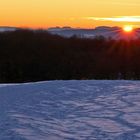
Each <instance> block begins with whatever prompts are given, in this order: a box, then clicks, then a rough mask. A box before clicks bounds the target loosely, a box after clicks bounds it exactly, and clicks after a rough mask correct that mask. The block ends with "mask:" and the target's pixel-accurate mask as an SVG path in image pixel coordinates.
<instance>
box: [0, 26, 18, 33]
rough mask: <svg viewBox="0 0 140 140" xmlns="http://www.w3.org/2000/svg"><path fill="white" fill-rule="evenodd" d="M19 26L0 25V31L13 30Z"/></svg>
mask: <svg viewBox="0 0 140 140" xmlns="http://www.w3.org/2000/svg"><path fill="white" fill-rule="evenodd" d="M17 29H19V28H17V27H9V26H0V32H5V31H15V30H17Z"/></svg>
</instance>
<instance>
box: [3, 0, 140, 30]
mask: <svg viewBox="0 0 140 140" xmlns="http://www.w3.org/2000/svg"><path fill="white" fill-rule="evenodd" d="M139 6H140V1H139V0H133V2H132V0H123V2H122V0H98V1H96V0H86V1H85V0H76V1H75V0H71V1H67V0H59V1H58V0H12V1H11V0H4V1H2V0H1V5H0V26H16V27H31V28H48V27H56V26H59V27H63V26H70V27H81V28H93V27H96V26H119V27H123V26H124V25H134V26H138V27H139V24H140V9H139ZM124 15H125V16H124Z"/></svg>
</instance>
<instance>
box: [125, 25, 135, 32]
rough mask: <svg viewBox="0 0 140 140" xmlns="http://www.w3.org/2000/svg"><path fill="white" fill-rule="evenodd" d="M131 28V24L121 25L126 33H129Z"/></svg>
mask: <svg viewBox="0 0 140 140" xmlns="http://www.w3.org/2000/svg"><path fill="white" fill-rule="evenodd" d="M133 29H134V28H133V26H131V25H126V26H124V27H123V30H124V32H127V33H131V32H132V31H133Z"/></svg>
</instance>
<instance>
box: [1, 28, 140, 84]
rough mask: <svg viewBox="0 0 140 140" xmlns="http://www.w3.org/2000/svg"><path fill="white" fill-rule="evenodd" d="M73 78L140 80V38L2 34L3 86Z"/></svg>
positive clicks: (25, 32)
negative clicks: (120, 38) (118, 38)
mask: <svg viewBox="0 0 140 140" xmlns="http://www.w3.org/2000/svg"><path fill="white" fill-rule="evenodd" d="M72 79H80V80H81V79H133V80H138V79H140V39H135V40H113V39H111V38H110V39H105V38H104V37H102V36H99V37H96V38H94V39H88V38H78V37H77V36H73V37H71V38H65V37H61V36H58V35H52V34H49V33H48V32H47V31H43V30H36V31H32V30H26V29H23V30H16V31H12V32H1V33H0V82H1V83H9V82H33V81H43V80H72Z"/></svg>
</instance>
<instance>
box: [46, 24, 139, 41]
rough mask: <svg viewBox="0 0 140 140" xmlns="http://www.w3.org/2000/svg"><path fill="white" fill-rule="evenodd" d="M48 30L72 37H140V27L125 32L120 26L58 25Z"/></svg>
mask: <svg viewBox="0 0 140 140" xmlns="http://www.w3.org/2000/svg"><path fill="white" fill-rule="evenodd" d="M48 31H49V32H50V33H52V34H57V35H60V36H64V37H72V36H74V35H76V36H78V37H81V38H95V37H99V36H104V37H105V38H113V39H135V38H139V37H140V29H135V30H134V31H133V32H132V33H128V34H126V33H124V31H123V30H122V28H120V27H108V26H99V27H96V28H94V29H81V28H71V27H63V28H60V27H56V28H49V29H48Z"/></svg>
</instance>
